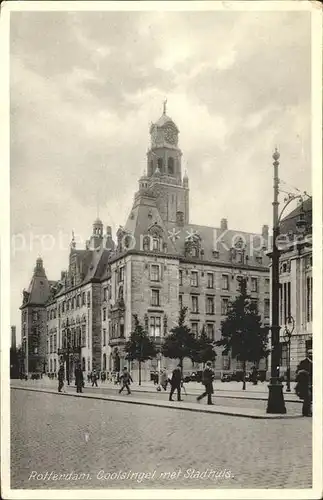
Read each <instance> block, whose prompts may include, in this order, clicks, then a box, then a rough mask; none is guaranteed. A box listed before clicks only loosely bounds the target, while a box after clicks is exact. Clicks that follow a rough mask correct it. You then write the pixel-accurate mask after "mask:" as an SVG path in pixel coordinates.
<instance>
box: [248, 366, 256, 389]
mask: <svg viewBox="0 0 323 500" xmlns="http://www.w3.org/2000/svg"><path fill="white" fill-rule="evenodd" d="M250 378H251V380H252V384H253V385H257V384H258V370H257V368H256V366H253V367H252V369H251V377H250Z"/></svg>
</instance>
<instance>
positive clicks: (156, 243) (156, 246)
mask: <svg viewBox="0 0 323 500" xmlns="http://www.w3.org/2000/svg"><path fill="white" fill-rule="evenodd" d="M159 244H160V242H159V238H153V250H155V251H159Z"/></svg>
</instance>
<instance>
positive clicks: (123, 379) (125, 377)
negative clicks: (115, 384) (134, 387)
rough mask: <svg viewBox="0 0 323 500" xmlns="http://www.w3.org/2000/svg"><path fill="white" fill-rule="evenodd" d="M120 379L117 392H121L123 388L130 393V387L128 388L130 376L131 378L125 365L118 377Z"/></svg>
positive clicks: (130, 380)
mask: <svg viewBox="0 0 323 500" xmlns="http://www.w3.org/2000/svg"><path fill="white" fill-rule="evenodd" d="M120 381H121V383H122V387H121V388H120V390H119V394H121V392H122V391H123V389H124V388H126V389H127V391H128V394H131V391H130V388H129V385H130V382H132V381H133V380H132V378H131V375H130V373H129V372H128V369H127V367H126V366H125V367H124V369H123V373H122V375H121V377H120Z"/></svg>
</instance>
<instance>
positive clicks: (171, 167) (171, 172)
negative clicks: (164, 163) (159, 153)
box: [168, 157, 174, 175]
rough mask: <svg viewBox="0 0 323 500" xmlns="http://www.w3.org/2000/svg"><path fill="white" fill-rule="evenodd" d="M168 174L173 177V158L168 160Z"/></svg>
mask: <svg viewBox="0 0 323 500" xmlns="http://www.w3.org/2000/svg"><path fill="white" fill-rule="evenodd" d="M168 173H169V175H174V158H172V157H170V158H168Z"/></svg>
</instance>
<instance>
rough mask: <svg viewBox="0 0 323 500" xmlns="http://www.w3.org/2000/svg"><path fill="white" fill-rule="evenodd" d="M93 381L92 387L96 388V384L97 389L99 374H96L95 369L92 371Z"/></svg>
mask: <svg viewBox="0 0 323 500" xmlns="http://www.w3.org/2000/svg"><path fill="white" fill-rule="evenodd" d="M91 380H92V387H93V386H94V384H95V387H97V386H98V374H97V373H96V369H95V368H94V370H93V371H92V375H91Z"/></svg>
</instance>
